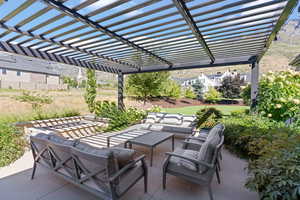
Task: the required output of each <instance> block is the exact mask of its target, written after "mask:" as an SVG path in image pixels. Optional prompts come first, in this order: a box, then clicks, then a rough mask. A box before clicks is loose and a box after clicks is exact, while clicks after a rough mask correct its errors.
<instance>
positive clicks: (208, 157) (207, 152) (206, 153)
mask: <svg viewBox="0 0 300 200" xmlns="http://www.w3.org/2000/svg"><path fill="white" fill-rule="evenodd" d="M214 150H215V148H214V147H213V146H212V144H211V143H210V142H209V141H206V142H204V143H203V144H202V145H201V148H200V150H199V152H198V160H199V161H203V162H206V163H209V164H211V163H212V159H213V155H214ZM207 170H208V168H207V167H206V166H204V165H199V172H200V173H205V172H206V171H207Z"/></svg>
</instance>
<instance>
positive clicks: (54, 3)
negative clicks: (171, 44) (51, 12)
mask: <svg viewBox="0 0 300 200" xmlns="http://www.w3.org/2000/svg"><path fill="white" fill-rule="evenodd" d="M42 1H43V2H45V3H46V4H47V5H49V6H51V7H53V8H55V9H57V10H59V11H61V12H63V13H64V14H66V15H68V16H70V17H72V18H74V19H77V20H78V21H80V22H82V23H84V24H86V25H88V26H89V27H92V28H94V29H96V30H98V31H101V32H103V33H104V34H106V35H108V36H109V37H111V38H113V39H116V40H118V41H120V42H122V43H123V44H126V45H128V46H130V47H132V48H134V49H136V50H138V51H140V52H143V53H145V54H147V55H149V56H151V57H153V58H156V59H157V60H159V61H160V62H162V63H166V64H167V65H169V66H172V65H173V64H172V63H171V62H169V61H167V60H165V59H164V58H161V57H160V56H158V55H156V54H154V53H152V52H150V51H148V50H147V49H144V48H143V47H140V46H138V45H136V44H135V43H133V42H131V41H129V40H128V39H126V38H124V37H122V36H121V35H118V34H117V33H115V32H113V31H111V30H109V29H107V28H105V27H103V26H101V25H99V24H98V23H96V22H94V21H92V20H90V19H89V18H87V17H85V16H83V15H81V14H79V13H78V12H77V11H76V10H73V9H71V8H68V7H67V6H65V5H63V4H62V3H61V2H58V1H55V0H42Z"/></svg>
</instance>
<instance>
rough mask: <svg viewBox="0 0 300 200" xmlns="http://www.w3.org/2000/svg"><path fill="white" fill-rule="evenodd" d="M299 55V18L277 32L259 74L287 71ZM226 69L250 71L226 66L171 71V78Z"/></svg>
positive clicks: (261, 64)
mask: <svg viewBox="0 0 300 200" xmlns="http://www.w3.org/2000/svg"><path fill="white" fill-rule="evenodd" d="M299 53H300V18H299V19H294V20H289V21H288V22H287V23H286V24H285V25H284V26H283V27H282V29H281V30H280V31H279V34H278V35H277V41H274V42H273V43H272V45H271V47H270V48H269V50H268V51H267V53H266V54H265V56H264V57H263V59H262V60H261V63H260V73H266V72H268V71H281V70H287V69H289V68H290V67H289V65H288V64H289V63H290V62H291V61H292V60H293V59H294V58H295V57H296V55H298V54H299ZM228 69H231V70H234V69H236V70H237V71H240V72H248V71H250V67H249V66H247V65H239V66H232V67H230V66H228V67H218V68H205V69H192V70H182V71H173V72H172V76H173V77H175V78H190V77H194V76H195V75H197V74H200V73H205V74H215V73H217V72H222V73H223V72H225V71H227V70H228Z"/></svg>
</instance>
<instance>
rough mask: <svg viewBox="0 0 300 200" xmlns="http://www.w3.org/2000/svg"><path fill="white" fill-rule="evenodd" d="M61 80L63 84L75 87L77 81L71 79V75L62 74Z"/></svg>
mask: <svg viewBox="0 0 300 200" xmlns="http://www.w3.org/2000/svg"><path fill="white" fill-rule="evenodd" d="M62 81H63V83H64V84H67V85H68V88H77V86H78V82H77V80H75V79H72V78H71V77H68V76H63V77H62Z"/></svg>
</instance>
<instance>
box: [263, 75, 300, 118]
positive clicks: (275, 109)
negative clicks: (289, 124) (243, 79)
mask: <svg viewBox="0 0 300 200" xmlns="http://www.w3.org/2000/svg"><path fill="white" fill-rule="evenodd" d="M299 80H300V73H299V72H293V71H284V72H275V73H268V74H267V75H266V76H264V77H263V78H262V79H261V81H260V82H259V96H258V98H259V101H258V106H257V109H258V111H259V112H260V113H261V114H262V115H264V116H266V117H269V118H271V119H274V120H277V121H284V120H287V119H289V118H293V117H295V116H296V115H297V114H298V113H299V110H300V81H299Z"/></svg>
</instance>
